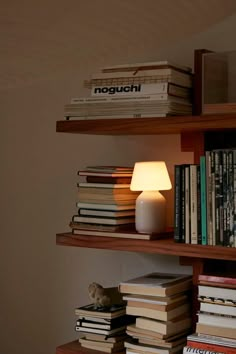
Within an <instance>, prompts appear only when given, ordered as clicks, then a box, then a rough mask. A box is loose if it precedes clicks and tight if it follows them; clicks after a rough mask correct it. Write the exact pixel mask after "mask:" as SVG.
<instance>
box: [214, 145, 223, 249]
mask: <svg viewBox="0 0 236 354" xmlns="http://www.w3.org/2000/svg"><path fill="white" fill-rule="evenodd" d="M214 165H215V166H214V167H215V171H214V173H215V237H216V245H223V227H222V204H223V203H222V197H223V193H222V151H220V150H218V151H214Z"/></svg>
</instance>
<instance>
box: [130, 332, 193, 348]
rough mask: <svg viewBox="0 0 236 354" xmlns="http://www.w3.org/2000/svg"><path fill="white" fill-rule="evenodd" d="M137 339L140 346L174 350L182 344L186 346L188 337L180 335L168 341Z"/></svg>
mask: <svg viewBox="0 0 236 354" xmlns="http://www.w3.org/2000/svg"><path fill="white" fill-rule="evenodd" d="M133 338H135V337H133ZM137 339H138V342H139V343H140V344H147V345H150V346H155V347H161V348H174V347H176V346H178V345H180V344H182V345H183V346H184V345H185V344H186V335H185V336H183V337H182V336H180V335H179V334H177V335H176V336H173V337H172V338H170V339H167V340H165V339H151V338H142V337H139V338H137Z"/></svg>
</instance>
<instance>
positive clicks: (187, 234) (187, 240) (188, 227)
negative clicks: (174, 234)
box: [185, 165, 191, 243]
mask: <svg viewBox="0 0 236 354" xmlns="http://www.w3.org/2000/svg"><path fill="white" fill-rule="evenodd" d="M190 232H191V224H190V193H189V165H186V166H185V243H190Z"/></svg>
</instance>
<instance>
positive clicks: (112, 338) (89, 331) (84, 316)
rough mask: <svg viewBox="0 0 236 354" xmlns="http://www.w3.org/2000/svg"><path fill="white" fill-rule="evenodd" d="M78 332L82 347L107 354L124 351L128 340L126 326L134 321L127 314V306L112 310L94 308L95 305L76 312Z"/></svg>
mask: <svg viewBox="0 0 236 354" xmlns="http://www.w3.org/2000/svg"><path fill="white" fill-rule="evenodd" d="M75 314H76V316H77V318H78V319H77V321H76V327H75V329H76V331H77V332H79V334H80V337H79V342H80V343H81V346H82V347H85V348H90V349H94V350H100V351H103V352H106V353H115V352H122V351H124V340H125V339H126V338H127V335H126V325H127V324H128V323H130V322H131V321H132V318H131V317H130V316H127V315H126V313H125V305H113V306H111V307H110V308H98V309H96V308H94V305H93V304H89V305H87V306H82V307H79V308H77V309H76V310H75Z"/></svg>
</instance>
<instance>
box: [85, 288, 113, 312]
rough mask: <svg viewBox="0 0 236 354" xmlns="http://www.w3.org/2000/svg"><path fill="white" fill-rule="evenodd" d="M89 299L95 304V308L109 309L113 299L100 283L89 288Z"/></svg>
mask: <svg viewBox="0 0 236 354" xmlns="http://www.w3.org/2000/svg"><path fill="white" fill-rule="evenodd" d="M88 292H89V297H90V299H91V301H92V302H93V303H94V308H101V307H109V306H110V305H111V299H110V297H109V296H108V295H107V294H106V290H105V289H104V288H103V286H102V285H100V284H98V283H91V284H90V285H89V287H88Z"/></svg>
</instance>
